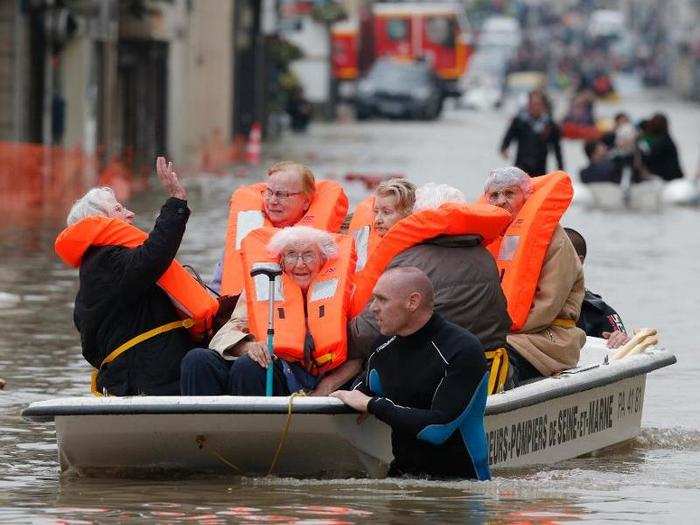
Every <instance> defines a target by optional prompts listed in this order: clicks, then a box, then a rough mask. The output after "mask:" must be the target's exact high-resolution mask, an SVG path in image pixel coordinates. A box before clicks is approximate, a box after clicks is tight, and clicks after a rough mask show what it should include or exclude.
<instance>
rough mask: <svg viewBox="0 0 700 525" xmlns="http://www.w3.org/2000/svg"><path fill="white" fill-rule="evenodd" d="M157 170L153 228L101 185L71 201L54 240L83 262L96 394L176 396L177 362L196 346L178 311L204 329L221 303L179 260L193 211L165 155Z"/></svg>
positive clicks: (78, 318)
mask: <svg viewBox="0 0 700 525" xmlns="http://www.w3.org/2000/svg"><path fill="white" fill-rule="evenodd" d="M157 172H158V176H159V178H160V180H161V183H162V185H163V187H164V188H165V190H166V192H167V193H168V195H169V198H168V200H167V201H166V202H165V204H164V205H163V207H162V208H161V211H160V215H159V216H158V218H157V219H156V222H155V226H154V227H153V230H152V231H151V232H150V234H148V235H147V234H146V233H145V232H143V231H141V230H139V229H138V228H136V227H135V226H133V225H132V224H131V223H132V222H133V219H134V213H133V212H131V211H129V210H128V209H127V208H126V207H125V206H124V205H123V204H121V203H120V202H119V201H118V200H117V199H116V197H115V195H114V192H113V191H112V190H111V189H110V188H107V187H103V188H93V189H91V190H90V191H88V192H87V193H86V194H85V195H84V196H83V197H82V198H81V199H80V200H78V201H77V202H76V203H75V204H74V206H73V207H72V209H71V210H70V213H69V214H68V219H67V223H68V227H67V228H66V229H65V230H63V232H61V234H60V235H59V236H58V237H57V239H56V243H55V249H56V253H57V254H58V255H59V257H61V259H62V260H63V261H64V262H65V263H66V264H68V265H70V266H72V267H79V268H80V288H79V290H78V295H77V297H76V299H75V310H74V314H73V318H74V322H75V326H76V328H77V329H78V331H79V332H80V339H81V343H82V352H83V356H84V357H85V359H86V360H87V361H88V362H89V363H90V364H91V365H92V366H93V367H94V369H95V374H94V376H93V388H92V389H93V392H94V393H97V394H105V393H106V394H109V395H116V396H126V395H178V394H179V393H180V361H181V360H182V358H183V357H184V355H185V354H186V353H187V352H188V351H189V350H190V349H191V348H193V347H195V346H196V344H195V342H194V340H193V339H192V337H191V331H188V330H187V328H193V326H194V325H191V326H186V323H184V322H183V321H182V320H181V317H180V315H179V314H178V309H180V310H182V309H183V308H186V309H187V314H188V315H189V316H190V317H191V319H192V320H193V323H194V324H197V328H196V330H198V331H199V330H200V329H201V331H202V332H203V331H206V329H207V328H208V326H209V322H210V321H211V318H212V317H213V315H214V313H215V312H216V310H217V308H218V305H217V302H216V300H215V299H213V298H212V297H211V296H210V295H209V294H208V293H207V292H206V291H205V290H204V289H203V288H202V287H200V286H198V285H197V283H196V281H194V279H192V278H191V277H190V276H189V274H187V273H186V271H185V270H184V269H183V268H182V267H181V266H180V265H179V264H177V262H176V261H175V260H174V258H175V254H176V253H177V250H178V248H179V246H180V242H181V240H182V236H183V234H184V233H185V225H186V224H187V219H188V217H189V214H190V210H189V209H188V207H187V201H186V199H187V193H186V192H185V189H184V188H183V187H182V185H181V184H180V182H179V180H178V177H177V175H176V173H175V172H174V171H173V169H172V164H168V163H166V161H165V159H164V158H163V157H159V158H158V161H157ZM185 288H186V289H185ZM175 298H176V299H175ZM176 304H177V307H176ZM193 330H195V329H194V328H193Z"/></svg>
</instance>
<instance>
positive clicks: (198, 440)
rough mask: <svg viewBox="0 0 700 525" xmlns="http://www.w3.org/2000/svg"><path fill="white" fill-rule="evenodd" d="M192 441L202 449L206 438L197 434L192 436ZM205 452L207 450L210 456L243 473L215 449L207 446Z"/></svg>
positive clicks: (241, 473)
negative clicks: (194, 436)
mask: <svg viewBox="0 0 700 525" xmlns="http://www.w3.org/2000/svg"><path fill="white" fill-rule="evenodd" d="M194 442H195V443H196V444H197V446H198V447H199V449H200V450H204V444H205V443H206V442H207V438H206V436H202V435H199V436H197V437H196V438H194ZM207 452H209V453H210V454H211V455H212V456H214V457H215V458H216V459H218V460H219V461H221V462H222V463H223V464H224V465H226V466H228V467H231V468H232V469H233V470H235V471H236V472H238V473H239V474H240V475H241V476H243V475H244V474H245V473H244V472H243V471H242V470H241V469H240V468H238V467H237V466H236V465H234V464H233V463H232V462H230V461H229V460H228V459H226V458H225V457H224V456H222V455H221V454H220V453H219V452H218V451H217V450H215V449H213V448H210V447H207Z"/></svg>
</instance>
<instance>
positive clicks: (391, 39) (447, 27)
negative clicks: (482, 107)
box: [332, 2, 472, 94]
mask: <svg viewBox="0 0 700 525" xmlns="http://www.w3.org/2000/svg"><path fill="white" fill-rule="evenodd" d="M332 39H333V57H332V58H333V62H332V63H333V75H334V77H335V79H336V80H337V81H338V82H339V84H340V86H341V87H340V91H341V93H342V92H343V91H344V90H343V87H342V85H343V83H345V84H348V83H354V81H355V80H356V79H357V78H358V77H360V76H362V74H363V73H364V72H365V71H366V70H367V69H368V68H369V67H370V66H371V65H372V63H373V62H374V60H375V59H377V58H379V57H385V56H389V57H394V58H397V59H399V60H415V59H424V60H428V61H429V62H430V63H431V64H432V66H433V68H434V70H435V72H436V73H437V75H438V76H439V77H440V78H441V79H442V80H443V81H444V82H445V87H446V92H447V93H448V94H457V93H458V90H457V85H458V83H457V81H458V80H459V78H461V77H462V75H464V73H465V71H466V69H467V64H468V62H469V56H470V55H471V52H472V45H471V33H470V31H469V26H468V24H467V20H466V16H465V15H464V8H463V7H462V6H461V5H460V4H457V3H419V2H414V3H408V2H386V3H375V4H372V5H371V6H370V7H369V8H366V9H365V10H364V11H361V13H360V18H359V20H351V21H345V22H341V23H339V24H336V25H335V26H334V27H333V33H332Z"/></svg>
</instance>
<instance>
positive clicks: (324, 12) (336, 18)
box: [311, 0, 348, 25]
mask: <svg viewBox="0 0 700 525" xmlns="http://www.w3.org/2000/svg"><path fill="white" fill-rule="evenodd" d="M311 17H312V18H313V19H314V20H315V21H316V22H320V23H322V24H327V25H330V24H333V23H335V22H340V21H341V20H345V19H346V18H347V17H348V14H347V12H346V11H345V7H343V5H342V4H341V3H339V2H335V1H333V0H326V1H325V2H323V3H322V4H316V5H315V6H314V9H313V11H312V12H311Z"/></svg>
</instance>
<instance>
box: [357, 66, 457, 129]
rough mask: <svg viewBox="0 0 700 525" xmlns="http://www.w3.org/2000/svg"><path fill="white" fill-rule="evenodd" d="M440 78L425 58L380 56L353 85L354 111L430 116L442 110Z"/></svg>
mask: <svg viewBox="0 0 700 525" xmlns="http://www.w3.org/2000/svg"><path fill="white" fill-rule="evenodd" d="M443 99H444V92H443V88H442V85H441V83H440V79H439V78H438V77H437V76H436V75H435V73H434V72H433V70H432V68H431V67H430V66H429V64H427V63H425V62H401V61H396V60H392V59H381V60H378V61H377V62H375V63H374V65H373V66H372V67H371V69H370V70H369V72H368V73H367V76H366V77H365V78H363V79H362V80H360V82H359V84H358V85H357V93H356V96H355V115H356V117H357V118H358V119H359V120H364V119H367V118H370V117H372V116H375V115H377V116H386V117H396V118H420V119H427V120H432V119H436V118H438V117H439V116H440V114H441V113H442V105H443Z"/></svg>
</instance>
